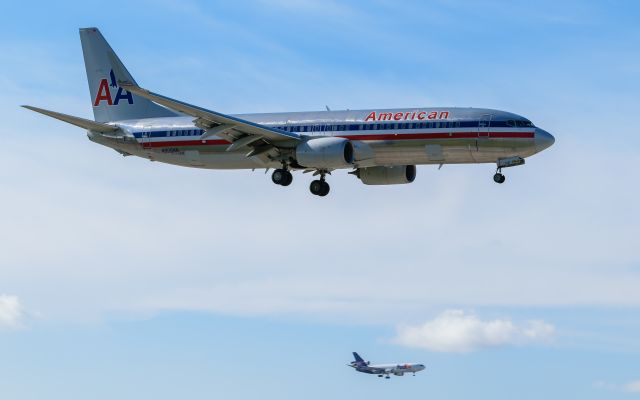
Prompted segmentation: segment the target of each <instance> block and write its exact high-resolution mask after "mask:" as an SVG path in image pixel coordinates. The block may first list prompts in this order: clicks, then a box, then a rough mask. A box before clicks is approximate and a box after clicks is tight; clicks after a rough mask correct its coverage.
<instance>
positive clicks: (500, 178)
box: [493, 168, 507, 183]
mask: <svg viewBox="0 0 640 400" xmlns="http://www.w3.org/2000/svg"><path fill="white" fill-rule="evenodd" d="M505 180H507V178H505V176H504V175H502V168H498V170H497V171H496V174H495V175H493V181H494V182H495V183H504V181H505Z"/></svg>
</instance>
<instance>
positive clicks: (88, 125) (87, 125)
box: [22, 106, 120, 133]
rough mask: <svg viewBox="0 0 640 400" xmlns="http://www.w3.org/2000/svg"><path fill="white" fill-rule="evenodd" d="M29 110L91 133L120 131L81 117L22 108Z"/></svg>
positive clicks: (28, 107) (114, 127) (27, 107)
mask: <svg viewBox="0 0 640 400" xmlns="http://www.w3.org/2000/svg"><path fill="white" fill-rule="evenodd" d="M22 107H24V108H26V109H27V110H31V111H35V112H37V113H40V114H44V115H46V116H48V117H51V118H55V119H58V120H60V121H63V122H66V123H68V124H71V125H75V126H79V127H80V128H84V129H87V130H90V131H95V132H101V133H109V132H115V131H117V130H119V129H120V128H118V127H117V126H113V125H107V124H102V123H100V122H95V121H91V120H90V119H84V118H80V117H74V116H73V115H68V114H63V113H59V112H55V111H50V110H45V109H43V108H38V107H33V106H22Z"/></svg>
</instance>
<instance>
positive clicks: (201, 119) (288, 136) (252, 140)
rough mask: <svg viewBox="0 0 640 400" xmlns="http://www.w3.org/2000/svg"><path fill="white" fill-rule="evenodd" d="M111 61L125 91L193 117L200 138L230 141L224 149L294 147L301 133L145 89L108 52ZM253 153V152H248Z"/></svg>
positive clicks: (119, 82)
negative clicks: (200, 134) (209, 108)
mask: <svg viewBox="0 0 640 400" xmlns="http://www.w3.org/2000/svg"><path fill="white" fill-rule="evenodd" d="M109 56H110V58H111V63H112V66H113V69H114V73H115V76H116V78H117V80H118V85H120V86H121V87H123V88H124V89H126V90H128V91H129V92H131V93H133V94H135V95H137V96H140V97H143V98H146V99H149V100H151V101H153V102H155V103H157V104H160V105H162V106H165V107H167V108H170V109H172V110H176V111H179V112H181V113H184V114H186V115H191V116H193V117H195V118H196V120H195V123H196V125H198V126H199V127H201V128H203V129H205V133H204V134H203V136H202V139H206V138H207V137H210V136H213V135H217V136H221V137H223V138H225V139H227V140H229V141H231V142H233V143H232V145H231V146H230V147H229V149H228V151H230V150H235V149H238V148H242V147H245V146H251V147H254V150H255V149H257V148H264V147H265V146H267V147H270V148H274V147H295V146H296V145H297V144H298V143H299V142H300V141H301V140H302V137H301V136H300V135H299V134H297V133H294V132H286V131H283V130H280V129H274V128H269V127H266V126H264V125H260V124H256V123H254V122H250V121H247V120H244V119H241V118H236V117H232V116H230V115H226V114H222V113H219V112H216V111H211V110H207V109H205V108H202V107H198V106H194V105H191V104H188V103H185V102H182V101H179V100H175V99H171V98H169V97H166V96H163V95H160V94H158V93H153V92H151V91H149V90H146V89H143V88H141V87H139V86H138V85H137V84H136V83H135V81H133V80H130V79H127V77H128V76H129V75H128V74H127V73H126V70H125V69H124V66H123V65H122V62H120V60H119V59H118V58H117V57H115V55H113V54H110V55H109ZM249 155H255V154H251V153H250V154H249Z"/></svg>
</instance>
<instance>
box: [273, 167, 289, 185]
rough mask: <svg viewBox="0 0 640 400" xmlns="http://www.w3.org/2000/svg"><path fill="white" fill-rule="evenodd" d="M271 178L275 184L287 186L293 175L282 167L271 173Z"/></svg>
mask: <svg viewBox="0 0 640 400" xmlns="http://www.w3.org/2000/svg"><path fill="white" fill-rule="evenodd" d="M271 180H272V181H273V183H275V184H276V185H281V186H289V185H291V182H293V175H292V174H291V172H289V171H288V170H286V169H284V168H279V169H277V170H275V171H273V174H271Z"/></svg>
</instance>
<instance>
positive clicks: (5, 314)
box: [0, 294, 24, 329]
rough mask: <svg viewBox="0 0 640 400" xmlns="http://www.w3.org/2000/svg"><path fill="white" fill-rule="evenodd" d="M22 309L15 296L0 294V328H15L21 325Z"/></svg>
mask: <svg viewBox="0 0 640 400" xmlns="http://www.w3.org/2000/svg"><path fill="white" fill-rule="evenodd" d="M23 317H24V311H23V309H22V306H21V305H20V300H19V299H18V297H16V296H9V295H6V294H2V295H0V329H16V328H20V327H21V326H22V319H23Z"/></svg>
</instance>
